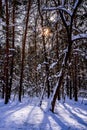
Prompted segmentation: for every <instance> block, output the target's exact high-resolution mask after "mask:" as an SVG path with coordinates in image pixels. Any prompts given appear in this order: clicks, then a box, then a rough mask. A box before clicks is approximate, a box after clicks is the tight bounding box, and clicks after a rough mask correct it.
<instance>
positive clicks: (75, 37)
mask: <svg viewBox="0 0 87 130" xmlns="http://www.w3.org/2000/svg"><path fill="white" fill-rule="evenodd" d="M79 39H87V34H84V33H83V34H78V35H75V36H73V37H72V41H75V40H79Z"/></svg>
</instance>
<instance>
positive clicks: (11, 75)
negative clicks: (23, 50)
mask: <svg viewBox="0 0 87 130" xmlns="http://www.w3.org/2000/svg"><path fill="white" fill-rule="evenodd" d="M12 13H13V17H12V22H13V26H12V36H13V38H12V49H14V42H15V0H13V11H12ZM13 51H14V50H13ZM13 51H12V59H11V70H10V83H9V99H10V96H11V88H12V80H13V68H14V52H13Z"/></svg>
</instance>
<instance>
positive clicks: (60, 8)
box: [42, 6, 72, 16]
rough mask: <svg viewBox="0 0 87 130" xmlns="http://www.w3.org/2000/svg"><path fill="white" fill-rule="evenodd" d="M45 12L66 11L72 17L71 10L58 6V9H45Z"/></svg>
mask: <svg viewBox="0 0 87 130" xmlns="http://www.w3.org/2000/svg"><path fill="white" fill-rule="evenodd" d="M42 10H43V11H54V10H62V11H65V12H66V13H67V14H69V15H70V16H72V12H71V11H70V10H69V9H66V8H64V7H63V6H58V7H45V8H43V9H42Z"/></svg>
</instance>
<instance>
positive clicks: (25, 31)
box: [19, 0, 31, 102]
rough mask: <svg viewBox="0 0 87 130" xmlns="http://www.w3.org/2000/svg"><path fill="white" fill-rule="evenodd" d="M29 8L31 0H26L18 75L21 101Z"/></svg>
mask: <svg viewBox="0 0 87 130" xmlns="http://www.w3.org/2000/svg"><path fill="white" fill-rule="evenodd" d="M30 8H31V0H29V1H28V10H27V16H26V24H25V30H24V35H23V42H22V65H21V76H20V87H19V101H20V102H21V95H22V82H23V71H24V59H25V44H26V36H27V29H28V20H29V12H30Z"/></svg>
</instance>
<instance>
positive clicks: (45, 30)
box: [42, 27, 50, 36]
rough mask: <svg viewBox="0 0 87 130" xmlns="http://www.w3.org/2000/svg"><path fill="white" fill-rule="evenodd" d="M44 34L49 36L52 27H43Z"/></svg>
mask: <svg viewBox="0 0 87 130" xmlns="http://www.w3.org/2000/svg"><path fill="white" fill-rule="evenodd" d="M42 35H43V36H49V35H50V28H48V27H46V28H44V29H42Z"/></svg>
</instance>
